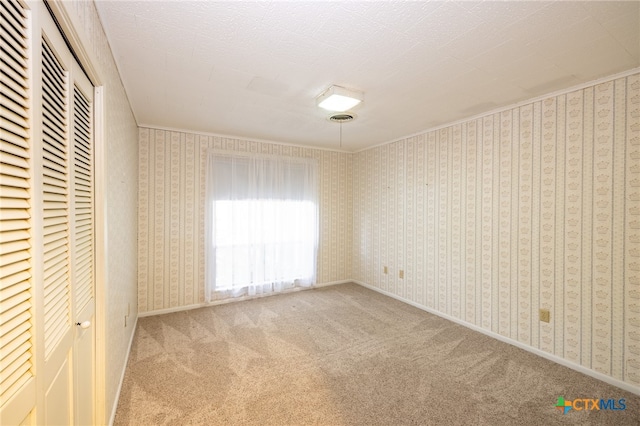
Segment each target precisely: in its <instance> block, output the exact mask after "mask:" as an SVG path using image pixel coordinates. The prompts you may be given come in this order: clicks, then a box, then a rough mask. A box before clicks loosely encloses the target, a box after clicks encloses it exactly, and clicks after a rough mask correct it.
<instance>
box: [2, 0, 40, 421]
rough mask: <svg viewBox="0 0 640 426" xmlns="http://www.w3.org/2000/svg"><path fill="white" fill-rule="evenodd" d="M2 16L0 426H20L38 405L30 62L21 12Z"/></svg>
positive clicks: (13, 5)
mask: <svg viewBox="0 0 640 426" xmlns="http://www.w3.org/2000/svg"><path fill="white" fill-rule="evenodd" d="M0 16H1V18H2V26H1V30H0V48H1V50H0V54H1V57H2V62H0V68H1V70H2V72H1V79H0V95H1V96H0V104H1V107H0V117H1V119H0V424H18V423H21V422H23V421H25V420H26V421H28V417H29V415H30V413H31V412H32V411H33V408H34V407H35V405H36V393H35V389H36V386H35V376H34V368H33V366H34V356H33V346H34V342H33V340H34V336H33V326H32V320H33V318H32V315H33V309H32V308H33V298H32V296H33V292H32V286H33V280H32V276H31V263H32V261H31V251H30V249H31V222H30V217H31V199H30V198H31V195H30V194H31V192H30V188H31V186H32V185H31V179H30V155H31V146H32V140H31V138H30V135H31V126H30V119H29V114H30V99H29V86H30V81H29V74H28V63H29V58H28V56H27V55H28V36H27V15H26V11H25V10H24V8H23V7H22V6H21V4H20V3H18V2H17V1H15V0H7V1H5V0H3V1H2V2H0Z"/></svg>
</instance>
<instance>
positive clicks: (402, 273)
mask: <svg viewBox="0 0 640 426" xmlns="http://www.w3.org/2000/svg"><path fill="white" fill-rule="evenodd" d="M398 276H400V278H404V271H403V270H402V269H400V272H399V273H398Z"/></svg>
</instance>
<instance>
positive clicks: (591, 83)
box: [350, 67, 640, 154]
mask: <svg viewBox="0 0 640 426" xmlns="http://www.w3.org/2000/svg"><path fill="white" fill-rule="evenodd" d="M636 73H640V67H636V68H632V69H630V70H627V71H622V72H619V73H617V74H613V75H609V76H606V77H600V78H598V79H595V80H591V81H588V82H586V83H580V84H576V85H575V86H571V87H568V88H566V89H560V90H556V91H555V92H551V93H546V94H544V95H540V96H536V97H535V98H529V99H526V100H524V101H521V102H517V103H515V104H509V105H507V106H503V107H498V108H496V109H492V110H489V111H486V112H481V113H479V114H476V115H472V116H470V117H466V118H461V119H460V120H456V121H452V122H449V123H445V124H441V125H439V126H435V127H430V128H428V129H425V130H421V131H419V132H416V133H411V134H410V135H406V136H402V137H399V138H395V139H392V140H390V141H387V142H381V143H379V144H376V145H372V146H369V147H366V148H362V149H359V150H356V151H352V152H351V151H350V152H351V153H352V154H357V153H359V152H363V151H368V150H370V149H374V148H377V147H380V146H384V145H389V144H392V143H394V142H398V141H401V140H405V139H410V138H414V137H416V136H420V135H423V134H425V133H429V132H435V131H437V130H440V129H445V128H447V127H451V126H455V125H457V124H462V123H466V122H468V121H472V120H477V119H478V118H482V117H486V116H488V115H493V114H498V113H501V112H503V111H508V110H510V109H515V108H519V107H521V106H524V105H529V104H532V103H534V102H538V101H542V100H545V99H548V98H553V97H555V96H560V95H564V94H567V93H571V92H575V91H576V90H582V89H585V88H587V87H591V86H595V85H597V84H600V83H605V82H608V81H613V80H616V79H618V78H623V77H628V76H630V75H633V74H636Z"/></svg>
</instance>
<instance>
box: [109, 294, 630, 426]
mask: <svg viewBox="0 0 640 426" xmlns="http://www.w3.org/2000/svg"><path fill="white" fill-rule="evenodd" d="M559 396H563V397H564V398H566V399H574V398H598V399H599V398H605V399H608V398H614V399H616V400H618V399H621V398H624V399H625V400H626V407H627V409H626V410H624V411H570V412H569V413H567V414H562V413H561V412H560V411H559V410H557V409H556V408H555V407H554V406H555V404H556V401H557V399H558V397H559ZM115 424H116V425H188V424H199V425H200V424H201V425H245V424H246V425H564V424H580V425H585V424H594V425H601V424H607V425H638V424H640V397H638V396H636V395H633V394H631V393H629V392H625V391H623V390H621V389H619V388H616V387H613V386H610V385H607V384H605V383H603V382H600V381H598V380H595V379H593V378H590V377H588V376H585V375H583V374H580V373H577V372H575V371H573V370H570V369H568V368H565V367H562V366H560V365H558V364H555V363H553V362H550V361H547V360H545V359H543V358H540V357H538V356H535V355H533V354H531V353H528V352H526V351H523V350H521V349H518V348H516V347H513V346H511V345H508V344H505V343H502V342H500V341H498V340H495V339H492V338H490V337H487V336H485V335H483V334H481V333H478V332H475V331H472V330H469V329H467V328H465V327H462V326H460V325H457V324H454V323H452V322H450V321H447V320H444V319H442V318H440V317H437V316H434V315H431V314H429V313H426V312H424V311H421V310H419V309H417V308H414V307H412V306H409V305H407V304H404V303H401V302H399V301H396V300H394V299H391V298H388V297H385V296H383V295H380V294H378V293H376V292H373V291H371V290H368V289H366V288H363V287H361V286H358V285H356V284H344V285H338V286H333V287H326V288H321V289H315V290H308V291H301V292H296V293H289V294H284V295H279V296H272V297H266V298H262V299H256V300H251V301H245V302H239V303H231V304H226V305H220V306H215V307H208V308H202V309H196V310H192V311H185V312H179V313H173V314H167V315H160V316H154V317H147V318H140V320H139V321H138V329H137V331H136V335H135V337H134V342H133V347H132V352H131V356H130V359H129V364H128V366H127V370H126V375H125V379H124V385H123V388H122V392H121V395H120V401H119V405H118V408H117V413H116V418H115Z"/></svg>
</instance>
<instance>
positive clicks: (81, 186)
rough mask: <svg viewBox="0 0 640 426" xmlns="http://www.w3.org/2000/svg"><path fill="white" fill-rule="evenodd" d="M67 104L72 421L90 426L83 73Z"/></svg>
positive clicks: (89, 128) (90, 264) (89, 102)
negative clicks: (69, 109)
mask: <svg viewBox="0 0 640 426" xmlns="http://www.w3.org/2000/svg"><path fill="white" fill-rule="evenodd" d="M72 106H73V109H72V126H71V135H72V141H73V149H72V151H71V152H72V159H71V167H72V179H71V182H72V186H71V189H72V191H71V195H72V197H71V200H72V206H71V208H72V218H73V220H72V223H71V229H72V242H73V244H72V262H71V269H72V271H73V274H72V277H71V284H72V286H71V288H72V297H73V312H74V322H75V323H76V324H80V326H75V339H74V352H75V361H74V386H75V389H76V392H75V400H74V407H75V423H76V424H79V425H91V424H94V417H93V416H94V411H95V410H94V400H95V398H94V391H95V388H94V386H95V381H94V380H95V379H94V377H95V364H94V362H95V349H94V348H95V327H94V326H93V324H94V323H95V298H94V282H95V279H94V264H95V262H94V244H95V241H94V212H93V211H94V208H93V207H94V191H93V188H94V179H93V174H94V173H93V170H94V167H93V147H94V143H93V142H94V140H93V115H94V114H93V87H92V85H91V83H90V82H89V80H88V79H87V78H86V77H85V76H84V74H80V75H76V76H75V78H74V86H73V103H72ZM87 324H89V325H88V326H87ZM85 326H86V328H85Z"/></svg>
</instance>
